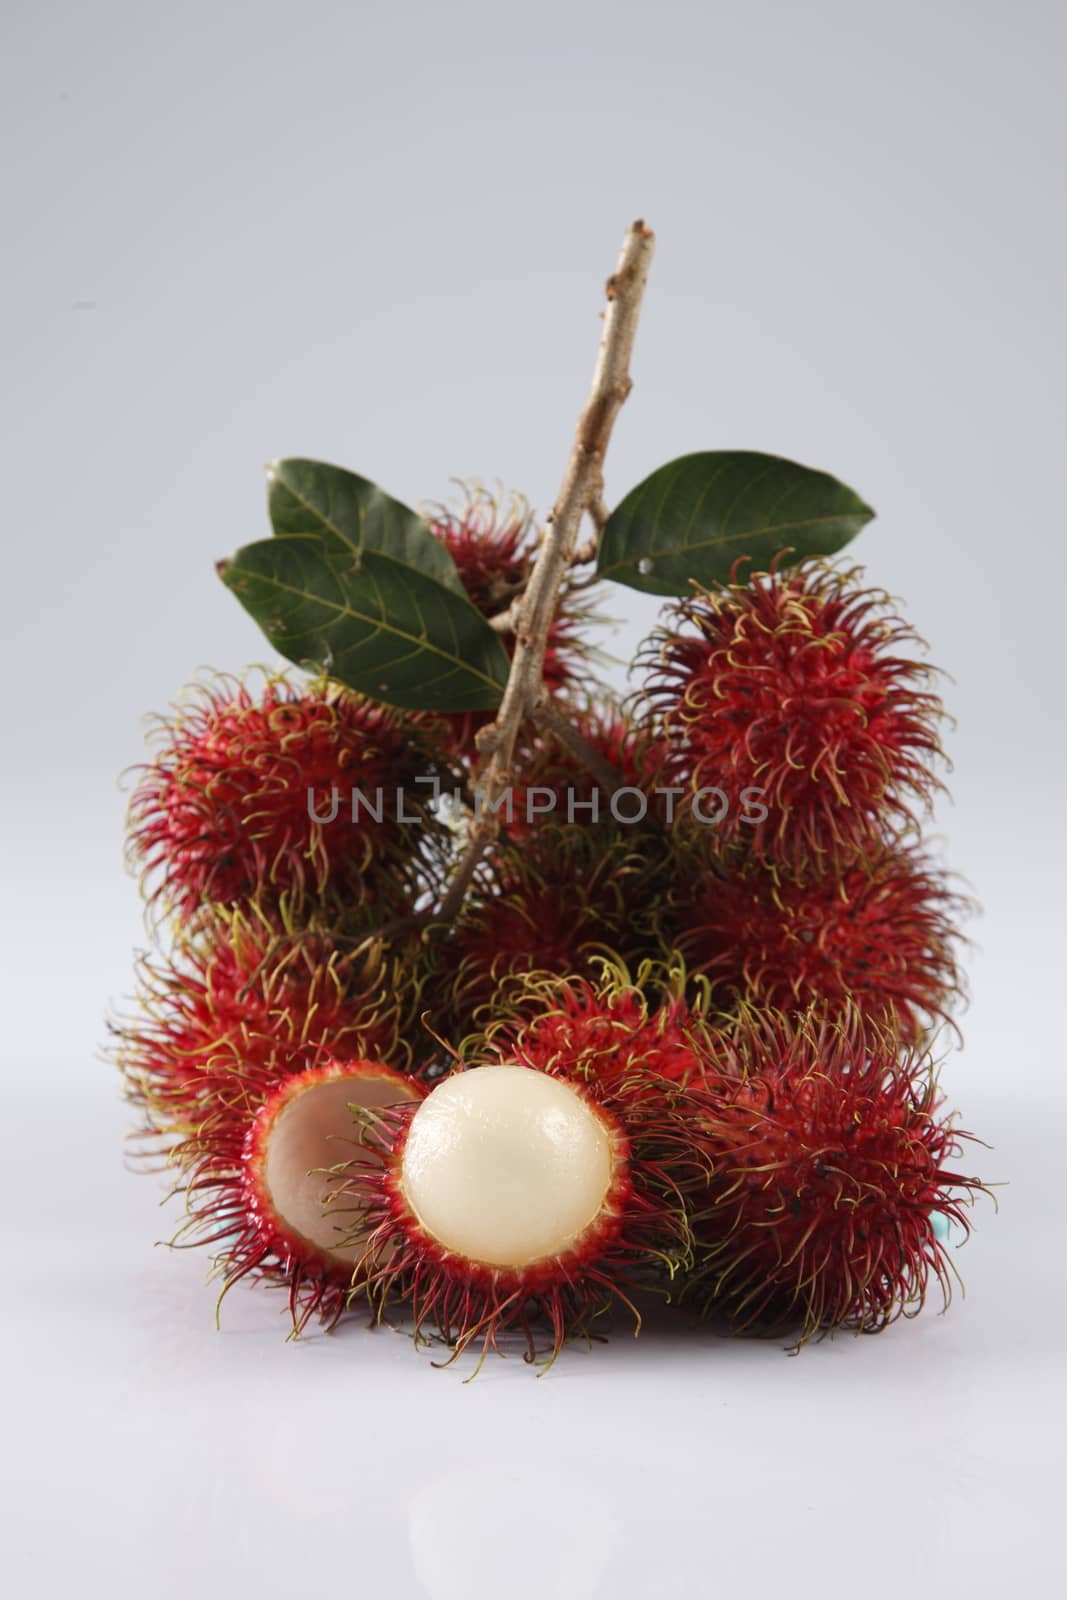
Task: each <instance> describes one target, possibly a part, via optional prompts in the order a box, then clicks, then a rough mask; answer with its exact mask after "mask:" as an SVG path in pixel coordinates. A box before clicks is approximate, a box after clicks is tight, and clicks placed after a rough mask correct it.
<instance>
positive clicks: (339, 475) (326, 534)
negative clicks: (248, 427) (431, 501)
mask: <svg viewBox="0 0 1067 1600" xmlns="http://www.w3.org/2000/svg"><path fill="white" fill-rule="evenodd" d="M267 504H268V510H269V512H270V520H271V524H272V526H273V528H274V531H275V533H276V534H278V535H279V537H281V538H284V537H287V536H288V535H292V534H312V533H314V534H319V535H320V536H321V537H322V538H323V539H324V540H325V541H326V543H327V545H328V547H329V548H330V549H331V551H337V550H341V549H348V550H350V551H357V550H379V551H380V552H381V553H382V555H387V556H391V557H392V558H393V559H394V560H395V561H400V562H402V563H403V564H404V565H405V566H408V567H413V568H414V569H415V570H416V571H417V572H422V573H425V574H426V576H427V577H428V578H436V580H437V582H438V583H441V584H444V586H445V588H446V589H451V590H453V592H454V593H456V594H460V595H462V594H465V590H464V588H463V583H462V580H461V578H460V576H459V573H458V572H457V571H456V563H455V562H454V561H453V560H452V557H451V556H450V555H449V553H448V551H447V549H446V548H445V546H444V545H443V544H442V543H441V541H440V539H436V538H435V537H434V535H433V533H432V532H431V530H430V528H429V527H428V526H427V524H426V523H425V522H424V521H423V519H422V518H421V517H420V516H418V515H417V514H416V513H415V512H414V511H412V510H411V509H410V508H409V507H408V506H405V505H402V504H401V502H400V501H399V500H394V499H393V498H392V497H391V496H390V495H387V494H386V492H385V490H384V489H379V487H378V485H377V484H376V483H371V482H370V480H369V479H368V478H360V477H357V475H356V474H355V473H354V472H346V471H345V469H344V468H343V467H331V466H330V465H328V463H326V462H325V461H304V460H301V459H299V458H293V459H291V460H286V461H275V462H274V464H273V466H272V467H271V469H270V494H269V498H268V502H267Z"/></svg>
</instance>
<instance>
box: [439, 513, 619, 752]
mask: <svg viewBox="0 0 1067 1600" xmlns="http://www.w3.org/2000/svg"><path fill="white" fill-rule="evenodd" d="M429 521H430V526H431V528H432V529H433V532H434V533H435V534H436V536H437V538H438V539H440V541H441V543H442V544H443V545H444V546H445V548H446V549H447V551H448V553H449V555H450V556H451V557H452V559H453V561H454V562H455V563H456V570H457V572H458V573H459V577H460V581H461V583H462V584H463V587H464V589H465V590H466V593H467V597H468V599H469V600H470V601H471V603H472V604H473V605H474V606H476V607H477V609H478V610H479V611H480V612H481V613H482V615H483V616H484V617H495V616H498V615H499V614H500V613H501V612H503V611H506V610H507V608H508V606H509V605H510V604H511V603H512V601H514V600H516V599H517V598H518V597H519V596H520V595H521V594H522V592H523V590H524V589H525V587H526V584H527V582H528V580H529V577H530V573H531V571H532V570H533V564H534V561H535V559H536V556H537V534H536V529H535V524H534V518H533V513H532V511H531V509H530V507H529V505H528V504H527V502H526V500H525V499H523V497H522V496H521V495H509V496H506V497H504V498H503V499H496V498H494V497H493V496H492V495H490V494H489V493H487V492H486V491H485V490H484V489H482V488H480V487H479V486H477V485H465V486H464V503H463V505H462V507H461V508H460V509H459V510H458V511H452V510H449V509H448V508H447V507H445V506H434V507H431V508H430V512H429ZM588 620H589V609H588V607H587V606H586V605H584V604H583V603H582V602H581V600H580V599H579V597H578V595H577V593H576V592H575V590H574V587H573V585H571V584H570V583H566V582H565V583H564V586H563V588H562V590H561V592H560V598H559V605H558V608H557V611H556V615H555V618H554V619H553V621H552V624H551V626H550V628H549V632H548V640H547V645H546V649H545V659H544V667H543V671H542V680H543V682H544V684H545V686H546V688H548V689H549V690H550V692H551V693H553V694H556V693H558V692H560V691H561V690H564V689H567V688H569V687H570V686H571V685H572V684H574V683H576V682H577V681H578V680H579V678H580V677H581V676H583V675H584V672H585V669H586V661H587V658H588V656H589V654H590V652H589V650H588V648H587V647H586V646H585V645H584V644H583V641H582V638H581V629H582V626H583V625H584V624H585V623H586V622H587V621H588ZM500 637H501V642H502V643H503V645H504V646H505V648H506V649H507V651H508V653H509V654H510V653H511V652H512V651H513V650H514V646H515V635H514V633H512V632H505V633H502V634H501V636H500ZM443 720H444V721H446V722H447V723H448V725H449V726H450V727H451V729H452V733H453V739H454V744H455V748H456V750H457V752H458V753H459V754H461V755H463V756H465V757H467V758H468V759H473V758H474V757H475V756H476V754H477V751H476V747H475V744H474V738H475V735H476V733H477V732H478V729H479V728H482V727H484V726H485V725H486V723H488V722H491V721H492V720H493V713H492V712H462V713H456V714H454V715H450V716H447V717H445V718H444V719H443Z"/></svg>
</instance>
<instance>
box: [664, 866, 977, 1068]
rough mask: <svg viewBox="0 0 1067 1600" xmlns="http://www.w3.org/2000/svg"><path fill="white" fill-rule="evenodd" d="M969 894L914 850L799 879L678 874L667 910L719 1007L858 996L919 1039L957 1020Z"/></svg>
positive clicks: (796, 1008)
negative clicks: (962, 922) (959, 956)
mask: <svg viewBox="0 0 1067 1600" xmlns="http://www.w3.org/2000/svg"><path fill="white" fill-rule="evenodd" d="M966 904H967V903H966V901H965V900H964V899H963V897H962V896H960V895H958V894H956V893H955V892H954V891H953V890H952V888H951V886H950V882H949V879H948V878H947V876H946V874H945V873H943V872H941V871H939V870H938V868H936V867H935V866H934V865H933V863H932V862H930V861H928V860H927V859H926V858H925V857H923V856H922V855H920V854H919V853H918V852H917V851H916V850H914V849H904V848H899V847H898V848H896V849H888V850H886V849H883V850H879V851H877V852H876V853H875V854H873V855H870V856H860V857H857V858H856V859H855V860H854V861H853V863H852V865H850V866H848V867H846V868H844V869H843V870H842V871H840V872H830V873H825V874H823V875H821V876H819V877H812V876H808V877H807V878H804V879H802V880H801V881H800V882H796V881H794V880H791V879H789V878H785V877H783V876H781V875H780V874H779V875H775V874H773V873H771V872H769V871H767V870H766V869H765V868H763V867H761V866H759V865H758V864H754V865H750V866H748V867H742V868H740V869H739V868H738V867H737V866H736V865H733V866H731V865H727V866H726V867H725V868H719V869H718V870H716V868H715V867H714V866H713V865H711V864H709V865H706V866H703V867H701V866H695V867H694V869H693V871H692V873H691V874H686V873H682V874H680V880H679V884H678V887H677V888H676V891H675V894H674V898H673V901H672V904H671V907H670V910H669V912H668V919H669V921H670V923H671V926H672V929H673V935H674V940H675V941H676V943H677V947H678V949H679V951H680V952H681V953H682V955H683V956H684V958H685V960H686V963H687V965H688V966H689V968H690V970H691V971H693V972H697V973H703V974H704V975H705V976H706V977H707V978H708V980H709V981H710V982H711V984H712V986H713V990H714V994H715V997H716V1000H717V1001H718V1003H719V1004H720V1005H722V1006H723V1007H724V1008H726V1007H729V1006H730V1005H733V1004H736V1003H737V1002H738V1001H750V1002H751V1003H752V1004H754V1005H762V1006H768V1007H771V1008H772V1009H778V1010H782V1011H789V1012H804V1011H806V1010H807V1009H808V1008H809V1006H811V1005H812V1004H818V1005H822V1006H824V1007H826V1008H827V1009H828V1010H829V1011H831V1012H836V1013H841V1012H843V1011H844V1010H845V1009H847V1008H848V1007H849V1006H850V1005H852V1004H854V1005H855V1006H856V1007H857V1008H858V1009H859V1010H860V1011H861V1012H862V1013H863V1015H864V1016H866V1017H869V1018H872V1019H874V1021H875V1022H876V1023H887V1024H888V1025H890V1026H891V1027H893V1028H896V1029H898V1030H899V1031H900V1033H901V1034H902V1035H903V1037H904V1038H905V1039H907V1040H909V1041H911V1042H913V1043H915V1042H917V1041H918V1040H919V1039H921V1037H922V1036H923V1034H924V1032H926V1031H927V1030H929V1028H931V1027H932V1026H935V1025H936V1024H938V1023H939V1022H943V1021H947V1020H948V1019H949V1017H950V1014H951V1011H952V1007H953V1002H954V1001H955V1000H957V999H958V998H959V996H960V994H961V982H962V980H961V977H960V973H959V969H958V966H957V961H956V947H957V945H958V943H959V940H960V934H959V931H958V920H959V917H960V916H961V915H962V913H963V912H964V911H965V909H966Z"/></svg>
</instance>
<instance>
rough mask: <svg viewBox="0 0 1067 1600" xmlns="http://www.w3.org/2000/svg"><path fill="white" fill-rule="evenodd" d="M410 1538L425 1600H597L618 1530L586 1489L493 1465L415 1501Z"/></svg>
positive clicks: (447, 1479)
mask: <svg viewBox="0 0 1067 1600" xmlns="http://www.w3.org/2000/svg"><path fill="white" fill-rule="evenodd" d="M408 1533H409V1537H410V1539H411V1558H412V1564H413V1566H414V1568H415V1574H416V1577H417V1578H418V1580H419V1583H420V1584H421V1586H422V1587H421V1592H422V1593H424V1594H425V1595H426V1596H427V1597H428V1600H481V1597H482V1596H485V1597H489V1596H494V1597H495V1596H505V1595H506V1596H507V1597H508V1600H591V1597H592V1596H594V1595H596V1594H597V1593H598V1591H599V1589H600V1580H601V1579H602V1578H603V1576H604V1573H605V1570H606V1568H607V1565H608V1562H609V1560H610V1558H611V1554H612V1550H613V1549H614V1547H615V1546H616V1544H617V1543H618V1540H619V1533H620V1525H619V1521H618V1518H617V1517H616V1516H615V1515H614V1513H613V1512H612V1511H611V1509H610V1508H609V1506H608V1505H607V1502H606V1501H605V1500H604V1498H603V1496H602V1495H600V1494H599V1493H598V1492H597V1491H596V1490H595V1489H594V1488H592V1487H591V1486H590V1485H589V1483H588V1482H585V1481H583V1483H582V1485H581V1492H580V1494H575V1493H573V1492H570V1490H569V1489H568V1487H566V1486H564V1485H561V1483H560V1482H559V1480H558V1479H557V1480H556V1482H555V1483H553V1482H552V1480H551V1479H550V1478H549V1477H547V1476H546V1474H545V1472H544V1470H541V1471H538V1472H532V1471H524V1470H522V1469H516V1468H515V1467H513V1466H511V1465H508V1464H505V1463H501V1462H492V1461H489V1462H487V1463H486V1464H485V1467H484V1470H481V1471H479V1472H471V1471H467V1472H462V1471H453V1472H446V1473H443V1474H442V1475H441V1476H440V1477H439V1478H435V1479H433V1481H432V1482H431V1483H428V1484H427V1485H426V1486H425V1487H424V1488H422V1489H420V1490H419V1491H418V1492H417V1493H416V1494H414V1495H413V1496H412V1499H411V1502H410V1505H409V1508H408Z"/></svg>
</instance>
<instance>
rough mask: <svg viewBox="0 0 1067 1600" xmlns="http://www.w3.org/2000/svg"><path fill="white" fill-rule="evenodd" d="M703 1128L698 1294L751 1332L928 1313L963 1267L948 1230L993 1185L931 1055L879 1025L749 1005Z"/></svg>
mask: <svg viewBox="0 0 1067 1600" xmlns="http://www.w3.org/2000/svg"><path fill="white" fill-rule="evenodd" d="M707 1079H708V1081H707V1086H706V1087H705V1088H704V1089H701V1090H697V1091H695V1092H694V1093H693V1095H692V1097H691V1098H692V1102H693V1112H692V1117H693V1124H692V1125H693V1132H694V1137H695V1138H697V1139H698V1140H699V1142H700V1144H701V1145H702V1147H703V1149H704V1152H705V1154H706V1156H707V1159H708V1162H709V1165H710V1168H711V1178H710V1181H709V1183H708V1186H707V1190H706V1192H705V1193H704V1195H703V1196H702V1197H701V1198H700V1199H699V1200H698V1201H697V1202H696V1204H695V1208H694V1216H693V1228H694V1233H695V1236H696V1241H697V1242H696V1259H697V1267H696V1272H695V1274H694V1278H693V1282H692V1288H693V1289H694V1290H695V1293H696V1296H697V1298H698V1300H700V1301H701V1302H702V1303H703V1304H704V1306H705V1307H706V1308H707V1309H709V1310H712V1311H720V1312H723V1313H725V1314H726V1316H727V1317H728V1318H729V1319H730V1320H731V1321H732V1322H733V1323H734V1325H735V1326H736V1327H738V1328H739V1329H746V1328H747V1329H757V1328H758V1329H760V1330H762V1331H774V1330H778V1329H782V1330H785V1329H794V1330H795V1329H799V1330H800V1331H799V1338H798V1343H803V1342H804V1341H805V1340H807V1339H809V1338H811V1337H812V1336H813V1335H815V1334H817V1333H820V1332H827V1331H830V1330H833V1329H835V1328H852V1329H855V1330H856V1331H858V1332H862V1333H877V1332H878V1331H880V1330H881V1329H883V1328H885V1327H887V1326H888V1325H889V1324H890V1323H891V1322H893V1321H894V1320H896V1318H898V1317H901V1316H905V1317H910V1316H914V1315H916V1314H917V1313H918V1311H919V1310H920V1309H921V1308H922V1305H923V1302H924V1300H925V1298H926V1294H927V1290H928V1288H929V1286H930V1284H931V1282H934V1283H936V1284H937V1286H938V1287H939V1288H940V1290H941V1293H942V1297H943V1300H944V1303H945V1304H946V1305H947V1303H948V1301H949V1298H950V1291H951V1273H952V1268H951V1266H950V1263H949V1258H948V1255H947V1253H946V1250H945V1247H944V1245H943V1243H942V1240H941V1237H940V1234H941V1232H942V1231H943V1228H942V1226H941V1224H943V1223H944V1222H952V1223H955V1224H957V1225H958V1226H959V1227H960V1228H961V1229H962V1230H963V1233H964V1235H966V1233H967V1232H968V1231H969V1227H968V1222H967V1217H966V1207H967V1206H968V1205H969V1204H970V1203H971V1201H972V1200H973V1198H974V1194H975V1192H976V1191H977V1190H980V1189H981V1188H982V1187H983V1186H982V1184H981V1183H980V1181H979V1180H978V1179H977V1178H974V1177H971V1176H968V1175H967V1174H966V1173H962V1172H960V1171H957V1170H956V1166H955V1162H956V1160H957V1158H958V1157H959V1156H960V1154H961V1152H962V1148H963V1144H962V1142H963V1140H965V1139H967V1138H969V1137H970V1135H967V1134H963V1133H960V1132H958V1131H957V1130H956V1129H955V1127H954V1125H953V1122H952V1120H951V1119H950V1118H949V1117H948V1116H946V1115H945V1114H944V1112H943V1109H942V1100H941V1095H940V1091H939V1089H938V1086H937V1081H936V1077H935V1075H934V1072H933V1070H932V1067H931V1064H930V1061H929V1059H928V1058H927V1057H926V1056H924V1055H921V1054H919V1053H916V1052H915V1051H912V1050H909V1049H907V1048H905V1049H903V1050H902V1049H901V1047H900V1045H899V1043H898V1041H897V1040H896V1039H895V1038H894V1037H893V1035H892V1034H891V1033H888V1032H886V1033H882V1034H877V1033H872V1031H871V1030H870V1029H869V1028H868V1027H865V1026H864V1025H863V1021H862V1019H861V1018H860V1017H859V1015H858V1014H857V1013H856V1012H855V1011H853V1012H851V1013H850V1014H848V1015H846V1016H844V1017H843V1018H841V1019H839V1020H837V1021H835V1022H828V1021H826V1020H820V1019H818V1018H817V1017H815V1016H814V1015H809V1016H807V1017H801V1018H789V1017H786V1016H784V1015H782V1014H781V1013H778V1012H762V1013H760V1012H756V1011H752V1010H748V1009H746V1010H745V1011H744V1012H743V1013H742V1014H741V1016H740V1017H739V1019H738V1020H737V1022H736V1024H735V1026H734V1028H733V1029H732V1030H731V1031H730V1032H729V1033H727V1034H724V1035H723V1036H722V1037H721V1038H719V1039H718V1040H717V1041H716V1043H715V1046H714V1051H713V1055H712V1058H711V1060H710V1061H709V1067H708V1072H707Z"/></svg>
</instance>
